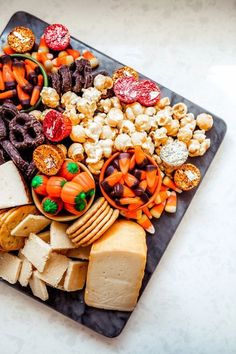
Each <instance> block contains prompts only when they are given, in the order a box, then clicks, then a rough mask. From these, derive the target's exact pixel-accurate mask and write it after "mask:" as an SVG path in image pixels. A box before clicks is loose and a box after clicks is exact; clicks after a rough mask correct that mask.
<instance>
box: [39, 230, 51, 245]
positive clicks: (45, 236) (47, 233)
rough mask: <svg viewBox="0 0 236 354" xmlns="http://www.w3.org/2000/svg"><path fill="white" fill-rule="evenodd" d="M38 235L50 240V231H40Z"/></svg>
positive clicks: (42, 238)
mask: <svg viewBox="0 0 236 354" xmlns="http://www.w3.org/2000/svg"><path fill="white" fill-rule="evenodd" d="M37 236H38V237H39V238H41V240H43V241H44V242H46V243H49V242H50V231H44V232H40V233H39V234H37Z"/></svg>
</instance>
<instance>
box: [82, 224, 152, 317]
mask: <svg viewBox="0 0 236 354" xmlns="http://www.w3.org/2000/svg"><path fill="white" fill-rule="evenodd" d="M146 255H147V246H146V237H145V231H144V230H143V228H142V227H141V226H140V225H138V224H137V223H135V222H133V221H127V220H118V221H116V222H115V223H114V224H113V225H112V226H111V227H110V229H109V230H107V231H106V232H105V234H104V235H103V236H102V237H101V238H100V239H99V240H98V241H96V242H95V243H94V244H93V245H92V249H91V253H90V257H89V265H88V274H87V282H86V290H85V303H86V304H87V305H89V306H93V307H97V308H102V309H108V310H119V311H132V310H133V309H134V307H135V305H136V303H137V299H138V295H139V290H140V287H141V284H142V279H143V276H144V269H145V264H146Z"/></svg>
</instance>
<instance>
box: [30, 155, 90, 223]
mask: <svg viewBox="0 0 236 354" xmlns="http://www.w3.org/2000/svg"><path fill="white" fill-rule="evenodd" d="M31 191H32V196H33V200H34V203H35V205H36V207H37V208H38V209H39V211H40V212H41V213H42V214H43V215H45V216H46V217H47V218H49V219H51V220H56V221H60V222H67V221H71V220H74V219H77V218H78V217H80V216H81V215H83V214H84V213H85V212H86V211H87V210H88V209H89V208H90V206H91V205H92V203H93V200H94V197H95V181H94V179H93V176H92V174H91V173H90V171H89V170H88V169H87V167H86V166H85V165H83V164H82V163H80V162H75V161H73V160H70V159H66V160H65V161H64V162H63V164H62V166H61V168H60V170H59V171H58V173H57V174H56V175H53V176H48V175H44V174H42V173H38V174H37V175H36V176H35V177H34V178H33V179H32V181H31Z"/></svg>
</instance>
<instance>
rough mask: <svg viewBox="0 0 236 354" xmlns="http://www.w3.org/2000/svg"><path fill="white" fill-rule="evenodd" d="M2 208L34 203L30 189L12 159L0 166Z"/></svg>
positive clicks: (0, 207)
mask: <svg viewBox="0 0 236 354" xmlns="http://www.w3.org/2000/svg"><path fill="white" fill-rule="evenodd" d="M0 176H1V178H0V209H4V208H11V207H15V206H20V205H25V204H32V200H31V197H30V193H29V189H28V187H27V185H26V184H25V181H24V179H23V177H22V176H21V174H20V172H19V171H18V169H17V167H16V166H15V165H14V163H13V162H12V161H8V162H6V163H4V164H3V165H1V166H0Z"/></svg>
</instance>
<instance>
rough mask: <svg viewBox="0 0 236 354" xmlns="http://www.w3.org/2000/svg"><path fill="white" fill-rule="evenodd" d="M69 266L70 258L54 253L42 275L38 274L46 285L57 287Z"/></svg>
mask: <svg viewBox="0 0 236 354" xmlns="http://www.w3.org/2000/svg"><path fill="white" fill-rule="evenodd" d="M68 266H69V258H67V257H66V256H63V255H62V254H58V253H55V252H53V253H52V254H51V255H50V258H49V260H48V262H47V265H46V267H45V269H44V271H43V272H42V273H40V272H37V276H38V277H39V279H41V280H43V281H44V282H45V283H47V284H49V285H51V286H54V287H57V286H58V284H59V283H60V281H61V279H62V277H63V275H64V273H65V272H66V270H67V268H68Z"/></svg>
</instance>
